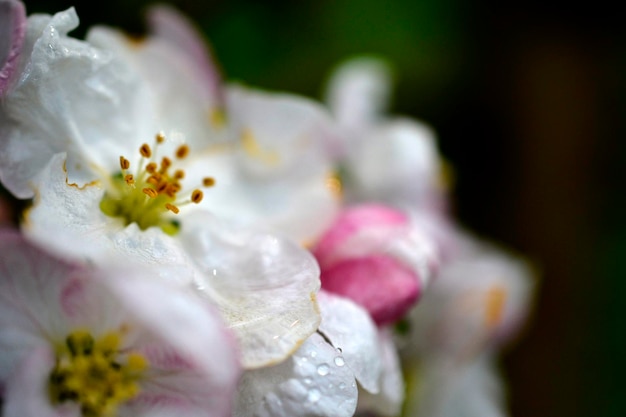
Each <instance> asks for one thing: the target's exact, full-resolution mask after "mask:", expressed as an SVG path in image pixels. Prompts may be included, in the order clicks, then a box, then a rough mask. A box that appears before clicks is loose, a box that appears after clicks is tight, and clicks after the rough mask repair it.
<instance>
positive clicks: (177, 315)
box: [0, 0, 533, 417]
mask: <svg viewBox="0 0 626 417" xmlns="http://www.w3.org/2000/svg"><path fill="white" fill-rule="evenodd" d="M78 23H79V21H78V17H77V14H76V11H75V10H74V9H73V8H71V9H68V10H66V11H61V12H59V13H56V14H54V15H43V14H36V15H31V16H29V17H26V11H25V7H24V5H23V3H21V2H20V1H19V0H0V32H1V33H0V181H1V182H2V185H3V186H4V187H5V188H6V189H7V190H8V191H9V192H10V193H12V194H13V195H14V196H15V197H16V198H18V199H23V200H27V201H30V205H29V206H28V208H27V209H26V210H25V211H24V212H23V213H21V222H20V228H19V230H14V229H10V228H5V229H2V230H0V399H1V406H2V413H3V415H5V416H7V417H15V416H20V417H21V416H83V417H109V416H178V417H181V416H220V417H222V416H224V417H226V416H237V417H247V416H259V417H260V416H286V417H287V416H288V417H297V416H329V417H331V416H332V417H342V416H352V415H355V414H357V415H363V416H365V415H376V416H398V415H400V414H404V415H411V416H424V417H426V416H428V417H438V416H441V417H444V416H449V417H453V416H468V417H469V416H475V417H485V416H501V415H505V414H506V410H505V404H504V401H505V396H504V389H503V384H502V382H501V381H500V378H499V376H498V372H497V366H496V357H497V353H498V351H499V349H500V347H501V346H502V345H503V344H504V343H506V342H507V341H509V340H510V339H511V338H512V337H513V336H515V335H516V333H517V331H518V329H519V327H520V325H521V324H522V323H523V322H524V319H525V317H526V316H527V313H528V311H527V310H528V306H529V301H530V297H531V295H532V287H533V285H532V281H531V278H530V275H531V274H530V268H529V266H528V265H527V264H526V262H525V261H523V260H522V259H520V258H518V257H516V256H514V255H510V254H508V253H506V252H504V251H503V250H502V249H499V248H497V247H495V246H493V245H491V244H488V243H485V242H483V241H480V240H478V239H477V238H475V237H473V236H472V235H471V234H469V233H468V232H466V231H464V230H463V229H462V228H461V227H459V226H458V225H457V224H456V223H455V222H454V220H453V218H452V216H451V215H450V213H449V209H448V203H447V201H448V198H449V196H448V192H449V188H450V187H449V185H450V184H449V183H450V180H449V175H448V174H447V172H448V171H446V165H445V163H444V162H443V161H442V158H441V157H440V155H439V153H438V151H437V145H436V141H435V137H434V134H433V132H432V130H431V129H430V128H429V127H427V126H426V125H424V124H423V123H421V122H418V121H416V120H412V119H409V118H402V117H395V116H391V115H389V114H387V113H386V108H385V107H386V105H387V102H388V99H389V96H390V93H391V92H390V89H391V82H390V77H389V70H388V68H387V67H386V65H385V64H384V63H383V62H381V61H379V60H375V59H366V58H360V59H354V60H351V61H348V62H347V63H346V64H344V65H342V66H340V67H339V68H338V69H337V70H336V71H335V72H334V73H333V75H332V77H331V79H330V82H329V84H328V88H327V96H326V99H325V103H318V102H316V101H314V100H311V99H307V98H304V97H299V96H296V95H292V94H285V93H274V92H266V91H261V90H257V89H253V88H250V87H247V86H242V85H235V84H231V83H228V82H225V81H224V79H223V78H222V75H221V74H220V71H218V69H217V68H218V67H217V65H216V63H215V62H214V59H213V56H212V55H211V53H210V50H209V49H208V47H207V45H206V44H205V43H204V40H203V39H202V37H201V36H200V35H199V33H198V31H197V30H196V29H195V28H194V27H193V25H191V24H190V23H189V22H188V21H187V20H186V18H185V17H183V16H181V15H180V14H179V13H178V12H176V11H175V10H173V9H171V8H168V7H165V6H158V7H153V8H152V9H150V10H149V11H148V27H149V33H148V34H147V35H146V36H145V37H144V38H142V39H136V38H131V37H129V36H127V35H125V34H124V33H122V32H120V31H118V30H116V29H112V28H109V27H104V26H97V27H93V28H91V29H90V31H89V32H88V34H87V36H86V39H85V40H80V39H76V38H74V37H71V36H69V35H68V33H69V32H70V31H71V30H72V29H74V28H76V27H77V26H78Z"/></svg>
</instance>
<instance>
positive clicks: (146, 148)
mask: <svg viewBox="0 0 626 417" xmlns="http://www.w3.org/2000/svg"><path fill="white" fill-rule="evenodd" d="M139 153H140V154H141V156H143V157H144V158H150V157H151V156H152V149H150V145H148V144H147V143H144V144H143V145H141V147H140V148H139Z"/></svg>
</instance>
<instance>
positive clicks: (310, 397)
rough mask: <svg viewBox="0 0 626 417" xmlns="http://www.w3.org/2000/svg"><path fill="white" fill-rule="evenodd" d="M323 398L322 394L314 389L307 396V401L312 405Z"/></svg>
mask: <svg viewBox="0 0 626 417" xmlns="http://www.w3.org/2000/svg"><path fill="white" fill-rule="evenodd" d="M321 397H322V394H321V393H320V392H319V391H318V390H316V389H312V390H311V391H309V394H308V395H307V399H308V400H309V401H310V402H312V403H316V402H318V401H319V399H320V398H321Z"/></svg>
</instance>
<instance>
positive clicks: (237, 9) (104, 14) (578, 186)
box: [27, 0, 626, 417]
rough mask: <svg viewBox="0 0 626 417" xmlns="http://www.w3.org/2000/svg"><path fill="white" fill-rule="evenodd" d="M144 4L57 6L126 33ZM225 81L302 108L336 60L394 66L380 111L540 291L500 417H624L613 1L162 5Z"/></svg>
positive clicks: (619, 126) (620, 78)
mask: <svg viewBox="0 0 626 417" xmlns="http://www.w3.org/2000/svg"><path fill="white" fill-rule="evenodd" d="M147 4H149V2H145V1H138V0H126V1H121V0H114V1H109V2H94V1H85V0H80V1H79V0H77V1H75V2H71V1H60V0H59V1H27V8H28V10H29V12H30V13H32V12H47V13H52V12H55V11H59V10H62V9H65V8H67V7H69V6H70V5H75V6H76V8H77V11H78V14H79V16H80V17H81V20H82V26H81V29H80V30H78V31H77V32H76V34H77V36H82V35H84V32H85V29H86V28H87V27H88V26H90V25H92V24H95V23H105V24H108V25H113V26H120V27H122V28H124V29H125V30H128V31H131V32H134V33H137V34H139V33H141V31H142V30H143V27H142V21H141V15H142V10H143V9H144V7H145V6H146V5H147ZM174 4H175V5H176V6H177V7H178V8H179V9H181V10H182V11H184V12H185V13H186V14H188V15H189V16H192V18H193V19H194V20H195V21H196V22H197V24H198V25H199V26H200V27H201V28H202V30H203V31H204V32H205V33H206V34H207V36H208V37H209V38H210V40H211V43H212V45H213V47H214V49H215V52H216V55H217V56H218V57H219V60H220V62H221V65H222V67H223V70H224V72H225V74H226V75H227V77H228V78H230V79H238V80H242V81H245V82H247V83H249V84H253V85H257V86H261V87H266V88H271V89H280V90H290V91H294V92H299V93H303V94H306V95H310V96H313V97H320V92H321V87H322V85H323V81H324V79H325V77H326V76H327V74H328V73H329V70H330V69H331V68H332V67H333V66H334V65H336V64H337V63H338V62H339V61H340V60H341V59H344V58H346V57H349V56H351V55H353V54H362V53H373V54H377V55H380V56H383V57H386V58H388V59H389V60H390V61H391V62H392V63H393V64H394V66H395V70H396V79H397V85H398V90H397V93H396V98H395V101H394V102H395V104H394V111H396V112H400V113H404V114H408V115H411V116H415V117H419V118H421V119H423V120H426V121H428V122H429V123H430V124H432V125H433V126H434V127H435V128H436V130H437V132H438V133H439V136H440V147H441V149H442V151H443V153H444V155H445V156H446V157H447V158H448V159H449V160H450V161H451V162H452V164H453V165H454V167H455V169H456V176H457V177H456V191H455V203H456V204H455V206H456V212H457V214H458V216H459V218H460V219H461V221H462V222H463V223H464V224H466V225H467V226H469V227H470V228H472V229H474V230H476V231H477V232H479V233H480V234H482V235H485V236H489V237H492V238H494V239H497V240H499V241H502V242H504V243H506V244H507V245H509V246H510V247H513V248H515V249H517V250H519V251H522V252H524V253H526V254H528V255H529V256H530V257H531V258H532V259H533V260H534V261H535V262H536V263H537V265H538V266H539V267H540V269H541V271H542V281H541V285H540V293H539V297H538V299H537V305H536V309H535V315H534V319H533V322H532V325H531V326H530V327H529V328H528V330H527V332H526V335H525V337H524V338H523V339H522V340H520V341H519V343H518V344H517V345H515V346H514V347H513V348H512V349H510V351H509V352H508V354H507V355H506V360H505V365H506V366H505V369H504V370H505V373H506V374H507V376H508V378H509V380H510V391H511V397H510V403H511V409H512V412H513V415H514V416H515V417H543V416H545V417H548V416H550V417H552V416H568V417H574V416H615V417H618V416H619V417H622V416H624V415H626V395H624V393H625V390H626V383H625V382H624V379H625V378H624V376H626V373H625V371H626V366H625V365H626V363H625V362H626V360H625V359H624V345H625V343H624V342H625V340H626V335H625V333H624V324H623V320H624V318H626V304H625V303H624V302H623V301H622V300H623V298H624V296H626V220H625V217H624V214H626V210H625V208H626V200H625V195H626V193H625V191H626V190H625V187H624V185H623V183H624V178H626V175H625V173H624V171H625V168H626V145H624V141H623V140H619V139H618V138H621V137H623V136H624V135H623V134H624V131H625V129H624V128H625V123H624V120H625V119H626V102H625V98H626V76H625V74H626V71H625V70H626V60H625V58H626V48H625V45H626V43H625V42H624V41H625V40H626V39H625V35H626V29H624V27H625V26H624V25H623V22H622V21H623V14H622V13H620V10H619V9H618V6H614V7H613V8H611V6H609V2H597V1H596V2H592V3H591V4H589V3H587V4H585V6H584V7H582V6H574V5H573V2H549V3H546V2H540V1H530V2H529V1H526V2H523V3H519V4H515V3H513V4H508V5H502V4H498V3H496V2H493V4H491V3H490V2H488V1H465V2H464V1H461V0H440V1H436V0H430V1H410V0H403V1H394V2H392V1H376V0H371V1H367V0H366V1H358V0H317V1H314V0H304V1H286V0H285V1H272V2H268V1H252V0H248V1H245V0H231V1H222V0H216V1H206V2H202V1H193V0H187V1H180V2H176V3H174Z"/></svg>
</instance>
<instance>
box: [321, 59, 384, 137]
mask: <svg viewBox="0 0 626 417" xmlns="http://www.w3.org/2000/svg"><path fill="white" fill-rule="evenodd" d="M390 90H391V71H390V68H389V66H388V65H387V64H386V63H385V62H384V61H382V60H379V59H375V58H365V57H362V58H355V59H351V60H349V61H347V62H345V63H343V64H342V65H341V66H340V67H339V68H338V69H336V70H335V71H334V72H333V74H332V76H331V79H330V82H329V84H328V87H327V93H326V96H327V97H326V101H327V102H328V105H329V107H330V109H331V111H332V112H333V114H334V115H335V117H336V118H337V120H339V123H341V125H342V126H345V127H347V128H350V129H351V130H359V131H363V130H365V129H367V128H368V127H369V126H370V125H372V124H373V123H375V122H376V121H377V119H378V118H379V117H380V116H381V115H382V113H383V111H384V110H386V108H387V106H388V101H389V96H390V94H391V91H390Z"/></svg>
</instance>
